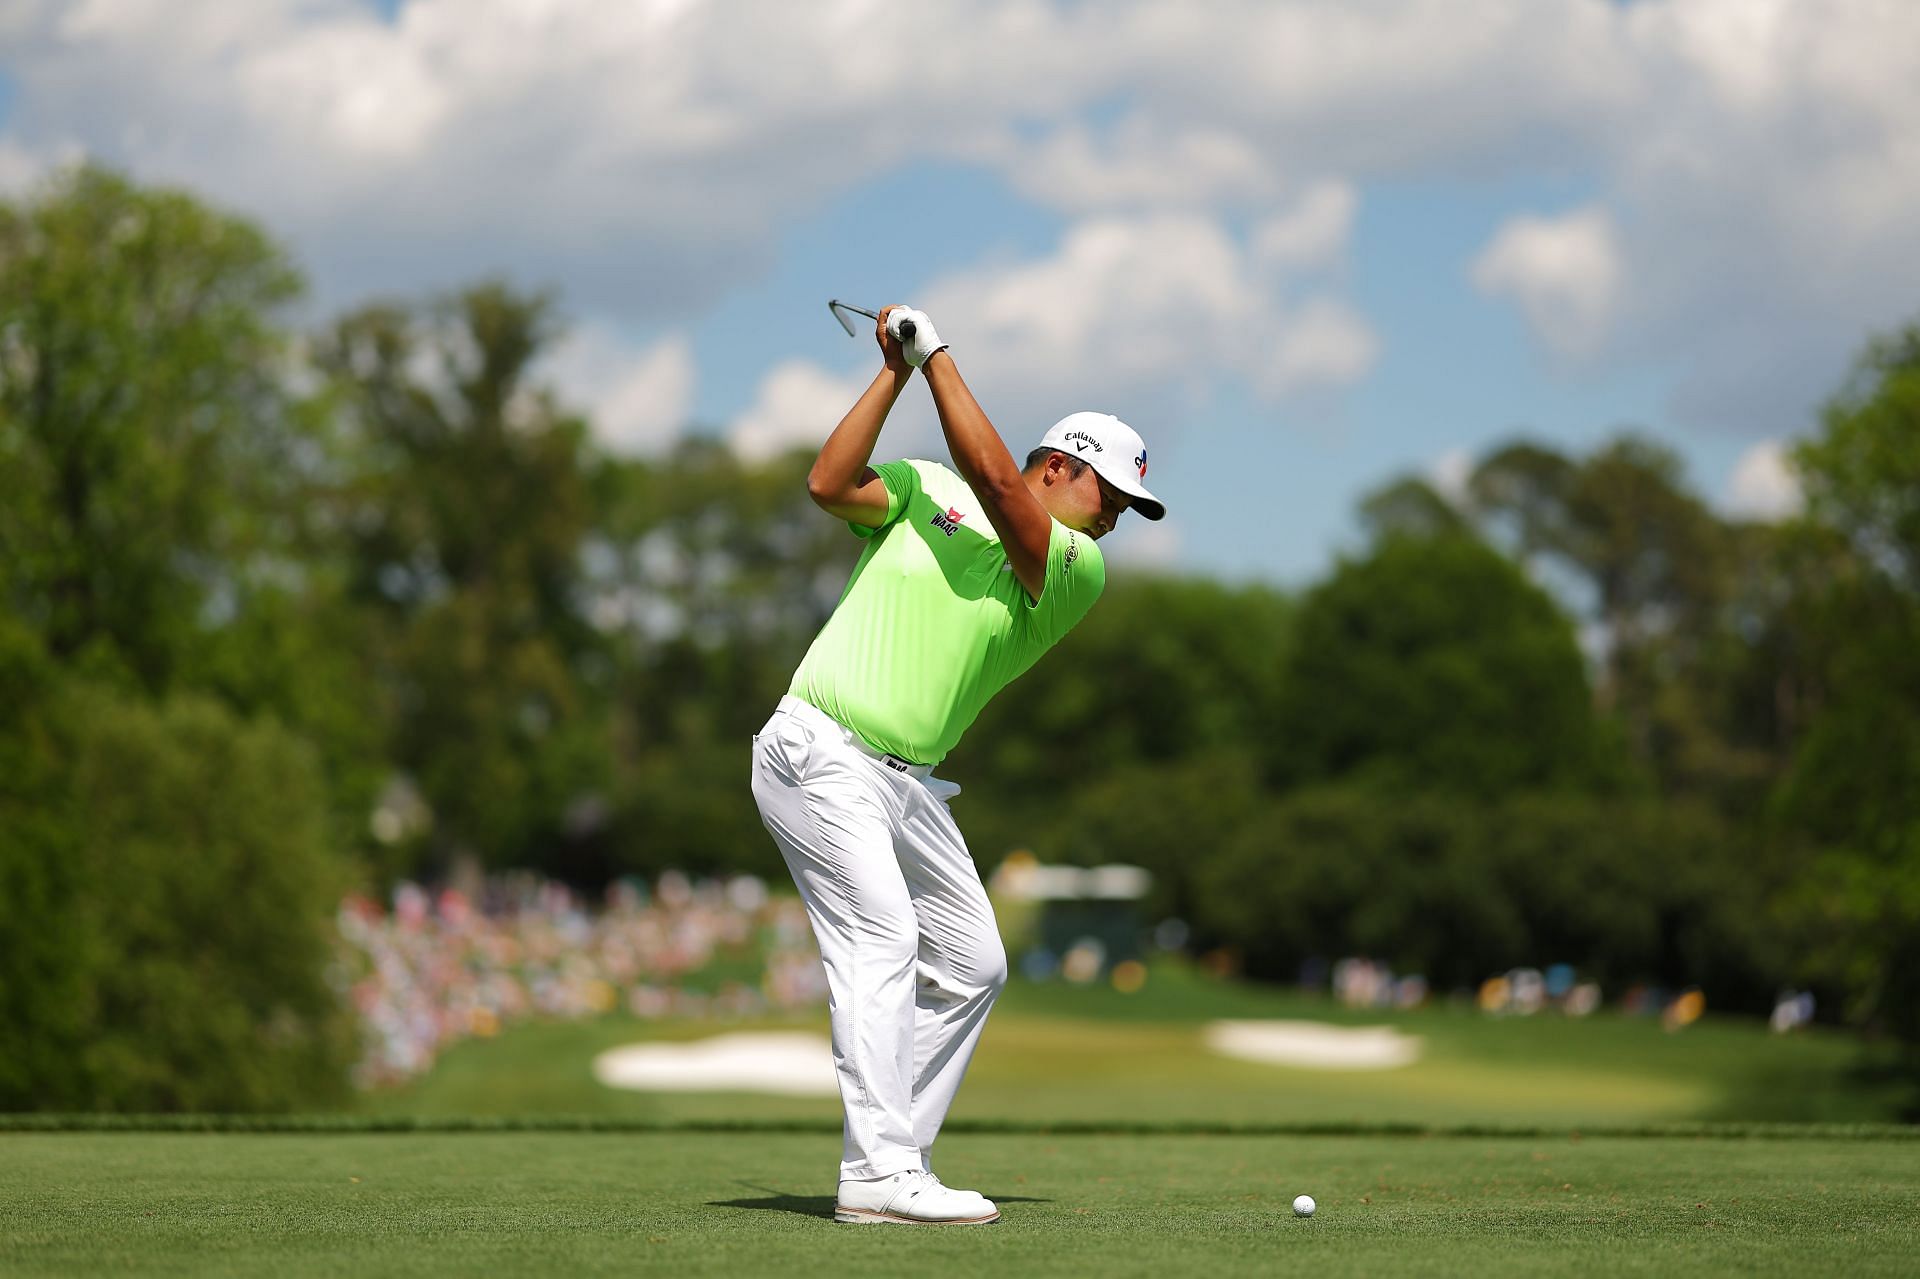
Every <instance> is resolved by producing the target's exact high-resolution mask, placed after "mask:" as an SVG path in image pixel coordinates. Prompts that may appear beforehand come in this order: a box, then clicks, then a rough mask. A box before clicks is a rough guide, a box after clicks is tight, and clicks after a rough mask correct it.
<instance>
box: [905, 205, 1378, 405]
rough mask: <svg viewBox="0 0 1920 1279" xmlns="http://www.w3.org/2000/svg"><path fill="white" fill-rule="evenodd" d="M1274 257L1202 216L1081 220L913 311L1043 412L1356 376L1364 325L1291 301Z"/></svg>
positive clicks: (986, 375)
mask: <svg viewBox="0 0 1920 1279" xmlns="http://www.w3.org/2000/svg"><path fill="white" fill-rule="evenodd" d="M1319 198H1320V197H1318V196H1315V195H1310V196H1309V197H1308V199H1307V206H1306V207H1308V208H1309V214H1310V216H1311V209H1312V206H1313V204H1314V202H1315V201H1316V200H1318V199H1319ZM1276 265H1277V264H1276V262H1274V261H1264V262H1263V261H1261V260H1260V249H1259V248H1258V247H1257V246H1255V245H1249V244H1246V243H1244V242H1243V241H1241V240H1239V239H1236V238H1235V237H1234V236H1233V235H1232V234H1230V233H1229V232H1228V231H1227V230H1226V228H1224V227H1223V226H1222V225H1221V224H1220V223H1218V222H1216V221H1214V220H1212V219H1210V218H1205V217H1200V216H1197V215H1191V214H1152V215H1147V216H1143V217H1137V218H1090V219H1086V220H1084V221H1081V222H1078V223H1076V224H1074V225H1073V226H1071V227H1069V228H1068V229H1067V232H1066V233H1065V235H1064V236H1063V237H1062V239H1061V241H1060V245H1059V248H1058V249H1057V251H1055V252H1054V253H1053V254H1051V255H1050V256H1047V257H1044V258H1038V259H1033V260H1029V261H1023V262H1014V263H1009V264H1004V265H999V266H994V265H990V264H982V265H978V266H974V267H971V268H969V269H967V270H965V271H962V272H957V273H954V274H951V275H947V276H943V277H941V278H940V279H938V280H935V281H934V282H933V283H932V284H931V285H929V286H928V288H927V290H926V293H925V300H924V307H925V309H926V310H927V311H928V312H929V314H931V315H932V316H933V317H934V319H935V321H936V322H938V323H939V324H940V325H941V330H940V332H941V336H942V337H946V338H950V339H951V340H952V341H953V342H954V343H955V352H956V357H955V358H956V359H960V360H962V361H963V364H962V367H963V368H966V369H967V370H969V377H970V378H973V377H975V376H976V375H977V377H978V380H979V385H980V386H981V387H984V388H988V389H989V390H991V391H992V392H994V393H996V394H1002V395H1013V396H1016V397H1017V398H1018V399H1019V400H1020V401H1021V402H1022V403H1023V404H1033V405H1035V406H1039V405H1046V406H1048V407H1049V408H1051V409H1055V410H1057V412H1056V413H1055V416H1058V414H1059V413H1064V412H1067V411H1069V409H1070V408H1080V407H1086V406H1089V405H1092V406H1099V405H1102V404H1106V405H1115V404H1116V401H1128V402H1139V401H1141V400H1143V399H1149V398H1153V399H1155V403H1154V407H1156V408H1157V409H1158V410H1159V411H1160V412H1161V413H1162V414H1164V413H1166V412H1169V411H1171V410H1172V409H1174V408H1175V407H1176V405H1174V404H1170V403H1166V402H1165V401H1164V397H1165V395H1166V394H1167V393H1168V392H1170V391H1174V392H1179V393H1181V394H1183V395H1184V396H1185V397H1187V398H1188V399H1192V398H1195V397H1201V396H1204V394H1205V391H1206V389H1207V387H1208V386H1209V385H1210V384H1211V383H1212V382H1213V381H1214V380H1215V379H1216V378H1217V376H1218V375H1219V374H1220V373H1222V372H1225V373H1227V374H1229V375H1233V376H1238V377H1240V378H1243V379H1244V380H1245V381H1246V382H1247V383H1248V384H1249V385H1251V386H1253V387H1254V388H1255V389H1256V390H1258V391H1260V392H1261V393H1262V394H1264V395H1267V396H1269V397H1279V396H1283V395H1287V394H1290V393H1292V392H1295V391H1299V390H1303V389H1308V388H1314V387H1329V386H1331V387H1337V386H1343V385H1347V384H1350V383H1352V382H1354V381H1357V380H1358V379H1359V378H1360V377H1362V376H1364V375H1365V373H1366V372H1367V370H1368V369H1369V368H1370V367H1371V364H1372V361H1373V358H1374V353H1375V350H1376V345H1377V344H1376V342H1375V340H1374V338H1373V335H1372V331H1371V330H1370V329H1369V328H1368V327H1367V324H1366V322H1365V320H1364V319H1362V318H1361V317H1360V316H1359V315H1358V313H1357V312H1355V311H1354V310H1353V309H1352V307H1351V306H1349V305H1348V304H1347V303H1345V302H1344V301H1342V300H1340V299H1338V298H1336V297H1332V296H1330V295H1324V294H1323V295H1319V296H1315V297H1312V298H1309V299H1307V300H1305V301H1302V302H1298V303H1296V302H1294V301H1293V300H1292V299H1291V298H1290V297H1289V296H1288V292H1289V287H1290V285H1291V284H1292V281H1291V280H1289V279H1288V278H1287V277H1286V276H1285V274H1284V273H1283V272H1280V271H1278V270H1276V269H1275V268H1276ZM1115 411H1121V410H1119V409H1118V408H1116V409H1115Z"/></svg>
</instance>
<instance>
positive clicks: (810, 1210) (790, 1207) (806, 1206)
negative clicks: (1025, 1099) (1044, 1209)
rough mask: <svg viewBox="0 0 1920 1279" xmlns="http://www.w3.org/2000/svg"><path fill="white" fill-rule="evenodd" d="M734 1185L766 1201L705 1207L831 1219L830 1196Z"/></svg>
mask: <svg viewBox="0 0 1920 1279" xmlns="http://www.w3.org/2000/svg"><path fill="white" fill-rule="evenodd" d="M734 1184H736V1185H740V1186H745V1187H746V1188H747V1189H748V1190H758V1191H759V1192H760V1193H761V1194H763V1195H765V1196H766V1198H764V1199H714V1200H709V1201H708V1203H707V1207H709V1208H752V1209H757V1210H759V1211H761V1212H791V1213H794V1214H797V1215H798V1216H802V1217H821V1218H824V1219H826V1220H828V1221H832V1220H833V1206H834V1197H833V1196H832V1195H789V1194H785V1193H783V1192H781V1191H778V1190H775V1189H773V1188H772V1187H771V1186H756V1185H754V1184H753V1183H751V1182H746V1181H741V1182H736V1183H734ZM988 1198H990V1199H992V1200H993V1201H994V1203H996V1204H1044V1203H1052V1202H1053V1200H1051V1199H1029V1198H1024V1197H1021V1196H1008V1197H1006V1198H1001V1197H1000V1196H997V1195H989V1196H988Z"/></svg>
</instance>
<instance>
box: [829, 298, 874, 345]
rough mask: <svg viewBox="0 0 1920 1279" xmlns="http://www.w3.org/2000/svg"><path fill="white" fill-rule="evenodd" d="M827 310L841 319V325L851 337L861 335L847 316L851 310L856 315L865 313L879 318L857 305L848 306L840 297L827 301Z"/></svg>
mask: <svg viewBox="0 0 1920 1279" xmlns="http://www.w3.org/2000/svg"><path fill="white" fill-rule="evenodd" d="M827 310H829V311H831V312H833V318H834V319H836V320H838V321H840V327H841V328H843V329H845V330H846V331H847V336H848V337H850V338H857V337H859V336H860V333H859V330H857V329H855V328H854V327H853V321H852V320H850V319H848V318H847V315H848V313H849V312H851V313H852V314H854V315H864V316H867V317H868V318H870V319H871V318H877V317H875V316H874V314H873V312H871V311H864V310H862V309H861V308H859V307H857V306H848V305H847V304H846V303H845V302H842V301H840V300H839V299H838V298H835V299H833V300H832V301H830V302H828V303H827Z"/></svg>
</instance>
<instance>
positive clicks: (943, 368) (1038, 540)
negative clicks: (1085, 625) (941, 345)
mask: <svg viewBox="0 0 1920 1279" xmlns="http://www.w3.org/2000/svg"><path fill="white" fill-rule="evenodd" d="M920 371H921V372H922V373H924V374H925V375H926V378H927V386H928V387H930V388H931V389H932V391H933V406H934V408H936V409H938V410H939V412H940V429H941V430H942V431H943V432H945V433H946V437H947V451H948V452H949V453H951V454H952V455H953V464H954V465H955V466H956V467H958V468H959V469H960V478H961V479H963V480H965V481H966V482H967V487H969V488H971V489H972V490H973V495H974V496H975V497H977V498H979V499H980V503H981V505H982V506H984V507H986V508H987V519H988V520H989V521H991V522H992V524H993V530H994V532H996V533H998V534H999V535H1000V547H1001V549H1002V550H1004V551H1005V552H1006V554H1007V562H1008V563H1010V564H1012V565H1013V572H1014V575H1015V576H1016V577H1018V578H1019V579H1020V584H1021V585H1022V586H1024V587H1026V588H1027V594H1029V595H1031V596H1032V597H1033V598H1034V599H1039V598H1040V591H1041V588H1042V587H1044V586H1045V585H1046V582H1047V543H1048V541H1049V540H1050V539H1051V538H1052V537H1053V517H1052V516H1050V515H1048V514H1047V510H1046V508H1045V507H1043V506H1041V505H1040V502H1039V500H1038V499H1037V498H1035V497H1034V495H1033V492H1032V490H1031V489H1029V488H1028V487H1027V482H1026V480H1025V479H1024V478H1022V476H1021V474H1020V466H1019V464H1018V463H1016V462H1015V461H1014V460H1013V454H1011V453H1009V452H1008V451H1007V445H1006V441H1004V440H1002V439H1001V438H1000V432H998V431H996V430H994V429H993V423H992V422H990V421H988V420H987V415H986V413H985V412H983V411H982V410H981V408H980V405H979V403H978V402H977V401H975V400H974V398H973V392H972V391H969V390H968V389H967V384H966V382H965V381H964V380H963V379H962V378H961V376H960V370H959V369H958V368H957V367H956V366H955V365H954V362H953V357H952V356H950V355H948V354H947V353H946V352H945V351H936V352H935V353H934V355H933V357H932V358H931V359H929V360H928V361H927V362H926V363H925V364H924V365H922V366H921V368H920Z"/></svg>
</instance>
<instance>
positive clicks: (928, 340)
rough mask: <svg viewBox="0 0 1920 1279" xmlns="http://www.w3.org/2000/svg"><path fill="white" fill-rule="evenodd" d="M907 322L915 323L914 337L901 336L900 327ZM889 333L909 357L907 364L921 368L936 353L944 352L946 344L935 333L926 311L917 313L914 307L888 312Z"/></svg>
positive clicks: (898, 308) (899, 308)
mask: <svg viewBox="0 0 1920 1279" xmlns="http://www.w3.org/2000/svg"><path fill="white" fill-rule="evenodd" d="M907 320H911V321H913V336H912V337H911V338H905V337H901V336H900V325H901V324H902V323H903V322H904V321H907ZM887 332H888V333H890V334H892V335H893V340H894V341H896V342H898V343H899V344H900V347H901V351H902V352H903V353H904V354H905V355H906V357H907V363H908V364H911V365H912V366H913V367H914V368H916V369H917V368H919V367H920V366H921V365H922V364H925V363H926V362H927V361H928V360H930V359H932V358H933V353H934V352H935V351H939V350H942V349H944V348H945V347H946V345H947V344H946V343H945V342H942V341H941V340H940V335H939V334H938V333H935V332H934V331H933V321H932V320H929V319H928V318H927V313H926V312H925V311H916V310H914V309H913V308H912V307H908V306H899V307H895V308H894V309H893V310H891V311H889V312H887Z"/></svg>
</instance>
